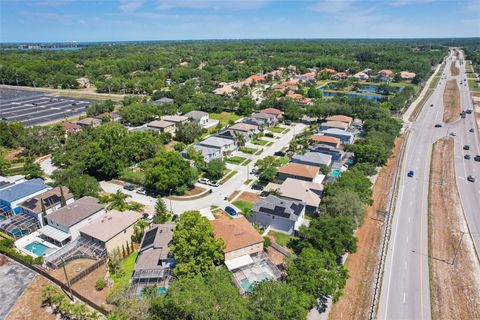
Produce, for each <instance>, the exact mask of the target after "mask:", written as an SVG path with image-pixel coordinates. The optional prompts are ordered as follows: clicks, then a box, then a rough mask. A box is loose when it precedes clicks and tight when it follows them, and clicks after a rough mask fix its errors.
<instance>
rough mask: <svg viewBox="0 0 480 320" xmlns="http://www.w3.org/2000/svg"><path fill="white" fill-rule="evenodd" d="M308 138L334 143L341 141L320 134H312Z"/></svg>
mask: <svg viewBox="0 0 480 320" xmlns="http://www.w3.org/2000/svg"><path fill="white" fill-rule="evenodd" d="M310 140H312V141H315V142H326V143H335V144H337V145H339V144H340V143H341V142H342V141H341V140H340V139H338V138H336V137H329V136H322V135H320V134H314V135H313V136H311V137H310Z"/></svg>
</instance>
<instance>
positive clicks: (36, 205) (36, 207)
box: [18, 186, 75, 227]
mask: <svg viewBox="0 0 480 320" xmlns="http://www.w3.org/2000/svg"><path fill="white" fill-rule="evenodd" d="M62 197H63V199H62ZM73 201H75V199H74V198H73V194H71V193H70V190H68V188H67V187H62V186H60V187H55V188H53V189H51V190H48V191H46V192H44V193H41V194H39V195H37V196H34V197H32V198H30V199H28V200H25V201H24V202H22V203H20V204H19V205H18V206H19V207H20V210H21V211H22V212H23V213H25V214H28V215H30V216H33V217H35V218H37V220H38V223H39V224H40V227H43V226H44V225H45V224H46V223H45V222H46V220H45V217H46V216H47V215H49V214H50V213H52V212H53V211H55V210H58V209H60V208H61V207H63V206H65V205H68V204H71V203H72V202H73Z"/></svg>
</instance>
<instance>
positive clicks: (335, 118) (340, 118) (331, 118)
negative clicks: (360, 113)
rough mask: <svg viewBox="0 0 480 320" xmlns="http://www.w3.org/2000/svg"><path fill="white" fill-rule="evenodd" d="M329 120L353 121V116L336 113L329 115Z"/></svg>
mask: <svg viewBox="0 0 480 320" xmlns="http://www.w3.org/2000/svg"><path fill="white" fill-rule="evenodd" d="M326 120H328V121H340V122H346V123H351V122H352V120H353V119H352V117H349V116H344V115H334V116H330V117H327V119H326Z"/></svg>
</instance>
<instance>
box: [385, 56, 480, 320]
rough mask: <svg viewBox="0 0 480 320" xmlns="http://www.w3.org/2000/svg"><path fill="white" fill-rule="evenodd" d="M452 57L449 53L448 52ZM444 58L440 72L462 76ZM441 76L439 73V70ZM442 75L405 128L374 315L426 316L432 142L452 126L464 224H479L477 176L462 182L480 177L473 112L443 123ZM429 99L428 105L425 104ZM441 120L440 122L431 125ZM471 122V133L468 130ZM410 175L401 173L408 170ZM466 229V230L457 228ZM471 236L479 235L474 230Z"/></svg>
mask: <svg viewBox="0 0 480 320" xmlns="http://www.w3.org/2000/svg"><path fill="white" fill-rule="evenodd" d="M450 57H452V55H450ZM450 57H449V58H448V59H447V65H446V67H445V69H444V74H445V76H446V77H447V80H449V79H458V82H459V81H460V79H462V80H463V79H464V78H466V77H465V75H464V65H459V62H458V61H457V60H451V59H450ZM450 63H456V64H457V66H458V67H460V68H461V73H460V76H457V77H453V76H452V75H451V73H450ZM442 77H443V76H442ZM445 85H446V80H444V79H441V80H440V82H439V83H438V85H437V87H436V88H435V90H434V92H433V94H432V95H431V97H430V98H429V99H428V100H427V101H426V103H425V105H424V107H423V110H422V111H421V113H420V115H419V117H418V119H417V121H416V122H414V123H407V124H406V125H407V126H408V127H409V128H410V136H409V138H408V141H407V144H406V149H405V157H404V160H403V163H402V167H401V172H400V181H399V188H398V198H397V203H396V207H395V211H394V217H393V221H392V233H391V237H390V241H389V246H388V250H387V256H386V261H385V269H384V274H383V281H382V288H381V294H380V301H379V308H378V313H377V317H378V319H430V318H431V314H430V287H429V273H428V225H427V217H428V216H427V215H428V182H429V174H430V159H431V148H432V144H433V143H434V142H435V141H436V140H438V139H439V138H441V137H442V136H447V135H450V134H451V133H452V132H455V134H456V136H454V139H455V158H456V159H455V160H456V161H455V163H456V173H457V183H458V187H459V191H460V194H461V198H462V203H463V206H464V208H465V214H466V216H467V218H468V217H470V221H468V224H469V226H470V228H471V230H472V232H476V231H477V230H480V217H479V214H478V213H479V211H480V196H479V192H480V191H479V190H480V187H479V182H478V181H477V182H476V183H471V182H467V180H466V177H467V176H468V175H470V174H474V175H476V176H477V177H480V163H479V162H474V161H473V156H474V155H476V154H480V152H479V144H478V130H477V128H476V126H475V125H474V116H473V114H470V115H467V117H466V118H465V119H460V120H458V121H455V122H453V123H451V124H448V125H445V124H443V122H442V117H443V93H444V89H445ZM460 90H461V104H462V109H466V108H468V107H471V105H472V103H471V99H470V94H469V92H468V87H467V86H464V85H463V84H462V85H461V86H460ZM431 104H433V107H430V105H431ZM435 124H442V125H443V127H442V128H435ZM470 128H475V133H470V132H468V131H469V129H470ZM464 144H469V145H470V148H471V149H470V151H469V152H470V153H471V154H472V159H471V160H464V159H463V152H462V151H463V150H462V147H463V145H464ZM410 170H413V171H414V177H413V178H409V177H407V173H408V171H410ZM467 220H468V219H467ZM462 231H466V230H462ZM475 237H476V241H477V243H478V241H479V240H480V237H479V234H478V233H477V234H476V236H475Z"/></svg>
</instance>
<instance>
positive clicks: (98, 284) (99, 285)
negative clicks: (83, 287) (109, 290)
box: [95, 278, 107, 291]
mask: <svg viewBox="0 0 480 320" xmlns="http://www.w3.org/2000/svg"><path fill="white" fill-rule="evenodd" d="M106 286H107V280H105V279H104V278H100V279H98V280H97V282H95V290H97V291H102V290H103V289H104V288H105V287H106Z"/></svg>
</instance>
